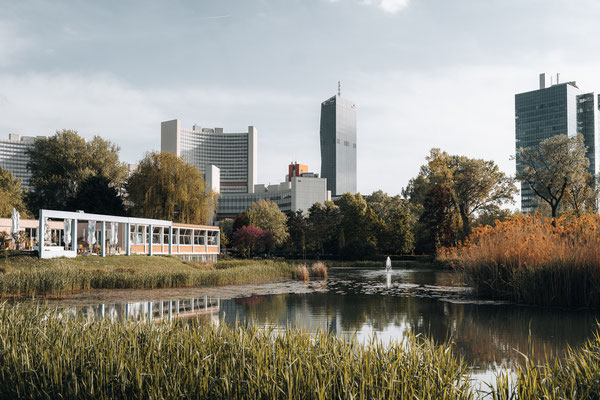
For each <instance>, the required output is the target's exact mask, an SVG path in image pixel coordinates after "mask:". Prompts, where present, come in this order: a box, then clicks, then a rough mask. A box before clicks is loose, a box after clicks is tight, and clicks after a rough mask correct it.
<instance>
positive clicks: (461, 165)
mask: <svg viewBox="0 0 600 400" xmlns="http://www.w3.org/2000/svg"><path fill="white" fill-rule="evenodd" d="M452 162H453V163H454V165H455V169H454V173H453V177H452V178H453V181H454V182H453V186H454V196H455V201H456V205H457V207H458V211H459V214H460V217H461V220H462V226H463V232H462V238H463V239H464V238H465V237H467V236H468V235H469V234H470V233H471V221H472V219H473V218H474V217H475V216H476V213H478V212H479V211H483V210H484V209H485V208H486V207H488V208H489V207H492V206H501V205H502V204H504V203H513V202H514V200H513V196H514V195H515V194H516V193H517V187H516V186H515V184H514V182H513V179H511V178H509V177H507V176H506V174H505V173H504V172H502V171H500V169H499V168H498V166H497V165H496V163H494V161H486V160H481V159H474V158H467V157H464V156H453V157H452Z"/></svg>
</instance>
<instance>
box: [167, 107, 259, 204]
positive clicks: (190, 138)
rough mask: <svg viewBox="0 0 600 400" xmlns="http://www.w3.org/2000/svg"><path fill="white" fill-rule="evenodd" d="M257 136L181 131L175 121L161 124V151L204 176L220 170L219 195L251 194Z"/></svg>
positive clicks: (252, 132) (253, 133)
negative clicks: (216, 169)
mask: <svg viewBox="0 0 600 400" xmlns="http://www.w3.org/2000/svg"><path fill="white" fill-rule="evenodd" d="M257 136H258V132H257V130H256V128H255V127H253V126H249V127H248V131H247V132H241V133H227V132H223V128H213V129H208V128H201V127H199V126H197V125H194V126H193V127H192V129H183V128H181V122H180V121H179V120H177V119H175V120H171V121H165V122H162V123H161V151H163V152H171V153H174V154H177V156H179V157H181V158H182V159H183V160H184V161H186V162H188V163H190V164H192V165H194V166H195V167H196V168H198V169H199V170H200V172H202V173H203V174H205V175H206V173H207V172H209V171H208V169H209V166H215V167H217V168H218V169H219V174H220V176H219V179H220V182H219V190H220V192H221V193H252V191H253V190H254V185H256V183H257V179H256V177H257V175H258V168H257V164H258V138H257Z"/></svg>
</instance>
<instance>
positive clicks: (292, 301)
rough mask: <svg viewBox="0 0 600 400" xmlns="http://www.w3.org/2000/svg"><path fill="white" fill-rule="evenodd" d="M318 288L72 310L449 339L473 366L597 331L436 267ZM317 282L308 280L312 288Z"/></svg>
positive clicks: (356, 275) (337, 279)
mask: <svg viewBox="0 0 600 400" xmlns="http://www.w3.org/2000/svg"><path fill="white" fill-rule="evenodd" d="M323 285H325V287H324V288H321V289H319V290H317V289H313V290H314V291H312V292H308V293H293V292H292V293H283V294H272V295H254V296H248V297H242V298H231V299H221V300H219V299H217V298H211V297H199V298H192V299H179V300H165V301H156V302H133V303H114V304H98V305H93V306H86V307H72V308H70V310H71V312H72V313H74V314H79V315H83V316H87V317H89V318H92V317H97V316H104V317H109V318H112V319H115V320H116V319H135V320H147V319H148V318H153V319H159V320H161V319H172V318H181V317H193V316H197V315H209V316H210V318H211V319H213V320H214V321H224V322H225V323H227V324H230V325H233V324H236V323H238V324H242V325H250V324H255V325H258V326H261V327H286V326H296V327H299V328H302V329H305V330H309V331H316V330H320V331H327V332H331V333H333V334H336V335H340V336H347V337H350V336H354V335H356V336H357V338H358V339H359V340H369V339H370V338H371V337H372V336H373V334H376V335H377V338H378V339H380V340H382V341H385V342H388V341H391V340H394V339H401V338H402V336H403V334H404V333H405V332H407V331H410V332H412V333H415V334H425V335H428V336H429V337H432V338H433V339H434V340H436V341H438V342H442V341H446V340H451V341H453V342H454V343H455V345H456V349H457V350H458V351H459V352H460V353H461V354H462V355H463V356H464V357H465V358H466V359H467V361H468V362H469V363H470V364H471V365H472V366H473V368H474V369H475V370H476V371H485V370H489V369H490V368H493V367H494V366H496V365H498V364H500V365H509V366H510V365H513V364H514V363H516V362H520V361H522V359H523V358H522V355H521V353H524V354H529V355H531V354H532V352H531V347H533V348H535V353H534V358H536V357H537V358H538V359H542V358H543V357H544V353H548V354H550V353H551V354H554V355H557V356H561V355H562V354H563V353H564V351H565V350H566V348H567V345H568V344H569V345H571V346H574V347H576V346H578V345H580V344H582V343H583V342H584V341H585V340H586V339H587V338H589V337H590V336H591V334H592V333H593V332H594V331H595V330H596V328H597V322H596V321H597V320H600V313H599V312H598V311H592V310H561V309H545V308H538V307H525V306H516V305H511V304H495V303H490V302H480V301H478V300H477V299H475V298H473V297H472V295H471V294H470V290H469V289H468V288H465V287H464V286H461V283H460V279H459V278H458V277H457V276H456V275H455V274H454V273H452V272H447V271H436V270H422V269H419V270H416V269H415V270H393V271H391V272H390V273H387V272H386V271H385V270H382V271H375V270H364V269H362V270H361V269H349V268H344V269H330V271H329V278H328V280H327V282H326V283H325V282H324V283H323ZM317 286H320V285H316V286H315V287H317Z"/></svg>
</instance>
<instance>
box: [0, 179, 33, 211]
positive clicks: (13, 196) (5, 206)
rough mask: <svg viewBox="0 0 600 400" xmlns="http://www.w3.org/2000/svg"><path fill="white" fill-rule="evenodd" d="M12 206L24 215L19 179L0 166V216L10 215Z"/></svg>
mask: <svg viewBox="0 0 600 400" xmlns="http://www.w3.org/2000/svg"><path fill="white" fill-rule="evenodd" d="M13 208H16V209H17V211H19V212H20V213H21V215H22V216H26V215H27V214H28V213H27V208H26V207H25V203H24V202H23V191H22V190H21V180H20V179H15V177H14V176H13V174H12V172H10V171H9V170H7V169H4V168H2V167H0V217H10V215H11V213H12V210H13Z"/></svg>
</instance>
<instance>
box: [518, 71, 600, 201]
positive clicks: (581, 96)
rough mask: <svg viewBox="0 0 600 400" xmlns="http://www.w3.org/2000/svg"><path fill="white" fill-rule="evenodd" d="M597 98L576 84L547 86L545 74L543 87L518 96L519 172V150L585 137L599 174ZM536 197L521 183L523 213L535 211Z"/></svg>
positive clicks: (592, 168)
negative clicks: (555, 138)
mask: <svg viewBox="0 0 600 400" xmlns="http://www.w3.org/2000/svg"><path fill="white" fill-rule="evenodd" d="M598 132H599V130H598V97H597V96H596V95H595V94H594V93H583V92H582V91H581V90H580V89H579V88H578V87H577V85H576V83H575V82H565V83H559V76H558V75H557V76H556V83H552V81H551V84H550V86H546V75H545V74H540V88H539V89H537V90H533V91H530V92H525V93H519V94H516V95H515V136H516V149H517V158H516V161H517V171H519V172H520V171H522V170H523V165H521V163H520V160H519V154H518V150H519V149H521V148H526V147H533V146H538V145H539V144H540V142H542V141H543V140H545V139H548V138H550V137H552V136H555V135H567V136H569V137H571V136H575V135H577V134H581V135H583V140H584V144H585V146H586V147H587V153H586V156H587V158H588V159H589V161H590V166H589V171H590V173H592V174H593V175H594V176H595V175H596V174H597V173H598V170H599V165H598V164H599V163H598V161H597V160H596V154H598V151H599V150H600V149H599V145H600V143H599V138H598ZM536 204H537V199H536V198H535V194H534V193H533V191H532V190H531V189H530V188H529V186H528V185H527V184H525V183H522V184H521V211H522V212H533V211H535V209H536Z"/></svg>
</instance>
